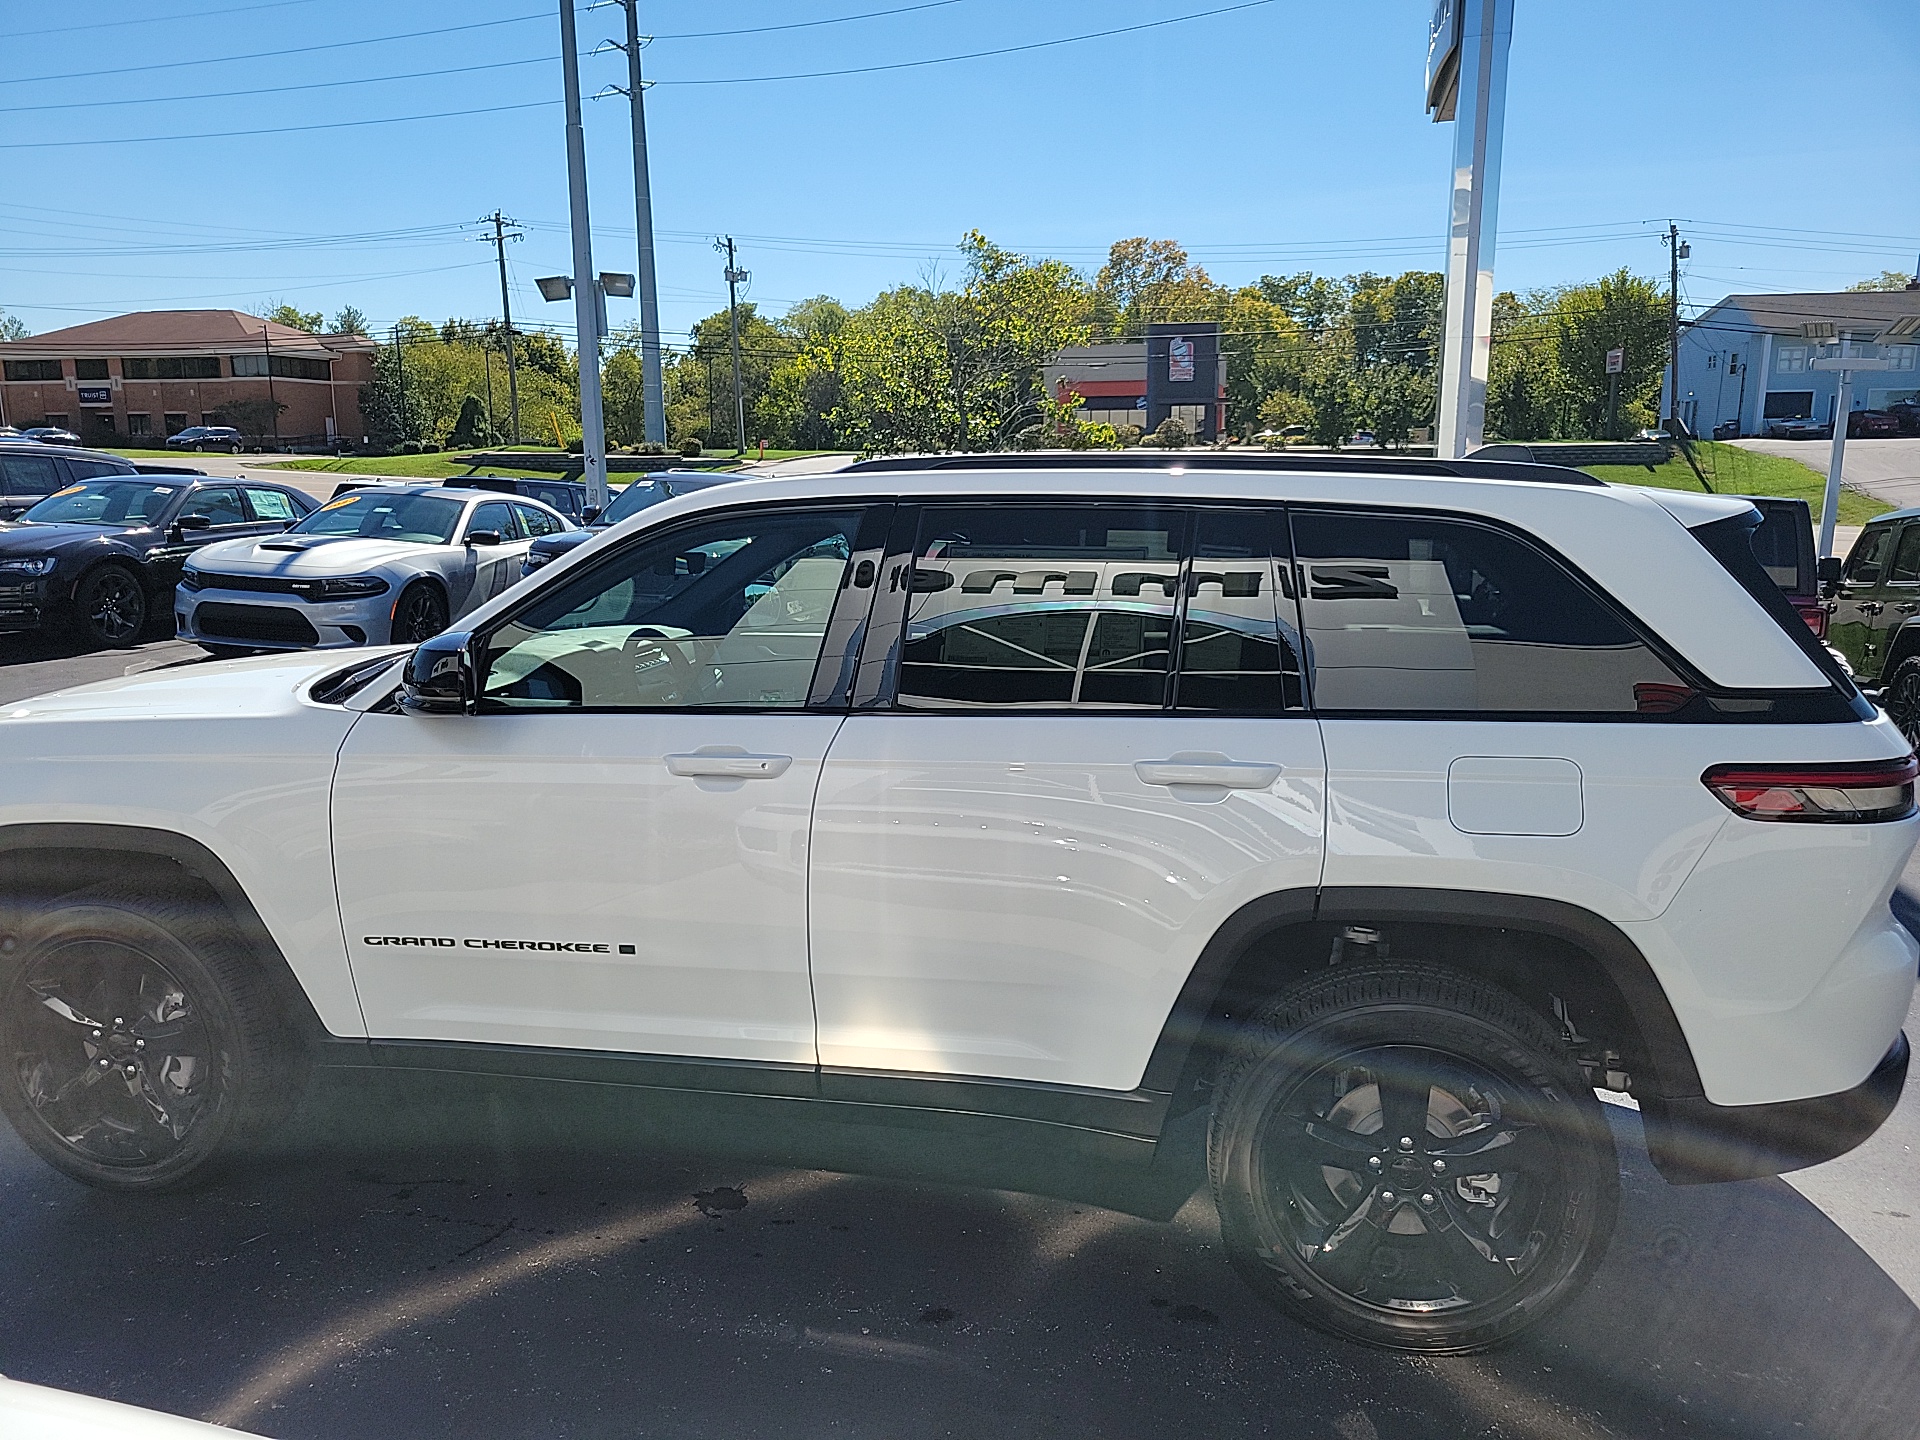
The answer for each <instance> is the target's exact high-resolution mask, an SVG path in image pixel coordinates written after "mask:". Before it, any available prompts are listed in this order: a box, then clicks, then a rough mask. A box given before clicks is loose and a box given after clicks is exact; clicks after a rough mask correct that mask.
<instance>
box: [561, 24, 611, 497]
mask: <svg viewBox="0 0 1920 1440" xmlns="http://www.w3.org/2000/svg"><path fill="white" fill-rule="evenodd" d="M560 69H561V72H562V77H563V79H564V81H565V84H566V101H567V200H568V207H567V209H568V220H569V223H570V225H571V227H572V230H573V275H574V280H575V284H574V286H573V325H574V332H575V335H576V337H577V340H576V343H577V344H578V346H579V358H580V450H581V464H582V467H583V470H582V474H581V477H580V478H581V479H582V480H584V481H586V485H587V503H588V504H589V505H597V506H599V507H600V509H602V510H604V509H606V508H607V431H606V420H605V417H604V416H603V414H602V412H601V406H600V305H601V300H600V289H599V286H597V285H596V284H595V283H594V270H593V234H592V232H591V230H590V229H589V228H588V220H587V140H586V132H585V131H584V130H583V129H582V128H581V126H580V44H579V40H578V38H577V37H576V36H575V34H574V28H573V0H560Z"/></svg>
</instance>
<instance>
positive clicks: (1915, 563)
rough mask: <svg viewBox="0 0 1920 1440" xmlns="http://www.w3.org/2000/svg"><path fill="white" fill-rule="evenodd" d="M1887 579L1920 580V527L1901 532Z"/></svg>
mask: <svg viewBox="0 0 1920 1440" xmlns="http://www.w3.org/2000/svg"><path fill="white" fill-rule="evenodd" d="M1762 563H1765V562H1764V561H1763V562H1762ZM1887 579H1889V580H1891V581H1894V582H1896V583H1898V582H1902V581H1904V582H1906V583H1907V584H1912V583H1913V582H1914V581H1916V580H1920V525H1909V526H1907V528H1906V529H1904V530H1902V531H1901V532H1900V545H1899V548H1897V549H1896V550H1895V551H1894V552H1893V568H1892V569H1891V570H1890V571H1888V572H1887Z"/></svg>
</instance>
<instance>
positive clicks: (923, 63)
mask: <svg viewBox="0 0 1920 1440" xmlns="http://www.w3.org/2000/svg"><path fill="white" fill-rule="evenodd" d="M1273 3H1274V0H1242V3H1240V4H1238V5H1224V6H1222V7H1221V8H1219V9H1218V10H1201V11H1197V12H1196V13H1194V14H1192V15H1172V16H1169V17H1168V18H1166V19H1164V20H1147V21H1143V22H1142V23H1141V24H1138V25H1122V26H1120V27H1118V28H1116V29H1112V30H1092V31H1089V32H1087V33H1086V34H1084V35H1063V36H1061V37H1060V38H1059V39H1057V40H1035V41H1032V42H1031V43H1029V44H1026V45H1003V46H1001V47H999V48H998V49H994V50H973V51H969V52H968V53H967V54H964V55H936V56H934V57H932V58H930V59H926V60H896V61H894V62H893V63H891V64H887V65H856V66H852V67H850V68H848V69H844V70H808V71H802V72H799V73H796V74H791V75H727V76H713V77H710V78H707V79H696V80H656V81H654V82H653V83H654V84H656V85H767V84H774V83H777V82H780V81H786V80H833V79H838V78H840V77H842V76H846V75H877V74H880V73H882V72H883V71H888V70H919V69H924V68H925V67H927V66H929V65H955V64H958V63H959V62H960V61H962V60H986V59H989V58H991V57H993V56H996V55H1020V54H1025V53H1026V52H1028V51H1030V50H1051V49H1054V48H1055V47H1057V46H1061V45H1078V44H1080V43H1081V42H1083V41H1087V40H1106V39H1110V38H1112V37H1113V36H1115V35H1133V34H1137V33H1138V32H1140V31H1142V30H1159V29H1162V28H1164V27H1166V26H1168V25H1184V24H1186V23H1188V22H1189V21H1192V20H1207V19H1211V18H1212V17H1213V16H1215V15H1232V14H1234V13H1236V12H1237V11H1241V10H1257V9H1260V8H1261V7H1263V6H1267V5H1271V4H1273Z"/></svg>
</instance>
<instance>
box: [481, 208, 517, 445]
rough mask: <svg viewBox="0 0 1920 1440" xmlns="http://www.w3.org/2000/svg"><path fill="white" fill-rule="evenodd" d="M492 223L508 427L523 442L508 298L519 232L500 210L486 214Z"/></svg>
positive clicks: (489, 377) (514, 442)
mask: <svg viewBox="0 0 1920 1440" xmlns="http://www.w3.org/2000/svg"><path fill="white" fill-rule="evenodd" d="M487 219H488V220H490V221H492V222H493V255H494V259H496V260H497V261H499V262H500V319H501V323H502V324H504V325H505V326H506V327H507V429H508V431H509V432H510V434H509V435H508V440H507V443H508V444H510V445H518V444H519V443H520V376H519V373H518V371H517V370H516V368H515V366H514V362H513V302H512V301H511V300H510V299H508V298H507V241H509V240H518V239H519V238H520V232H519V231H518V230H516V231H514V232H513V233H512V234H511V235H509V234H508V233H507V226H509V225H511V224H513V221H511V220H509V219H507V217H506V216H504V215H502V214H501V213H500V212H499V211H498V210H496V211H494V212H493V214H491V215H489V216H487ZM487 383H488V384H492V383H493V372H492V371H491V370H489V371H488V372H487ZM487 412H488V413H487V420H488V422H489V423H491V422H492V420H493V413H492V412H493V402H492V401H488V402H487Z"/></svg>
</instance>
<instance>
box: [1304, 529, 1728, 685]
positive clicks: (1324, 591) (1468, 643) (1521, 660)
mask: <svg viewBox="0 0 1920 1440" xmlns="http://www.w3.org/2000/svg"><path fill="white" fill-rule="evenodd" d="M1293 543H1294V552H1295V555H1296V556H1297V558H1298V561H1299V565H1300V571H1301V575H1302V579H1303V593H1302V595H1301V597H1300V609H1301V614H1302V617H1303V619H1304V622H1305V624H1304V629H1305V634H1306V646H1307V662H1308V674H1309V678H1310V683H1311V687H1312V695H1313V703H1314V706H1315V708H1316V709H1318V710H1321V711H1323V712H1334V713H1339V712H1343V711H1344V712H1357V713H1399V714H1420V715H1430V714H1472V713H1483V714H1484V713H1508V714H1515V713H1526V714H1536V715H1587V716H1603V715H1611V716H1621V715H1635V714H1639V715H1660V714H1668V713H1671V712H1673V711H1676V710H1679V709H1681V708H1683V707H1684V706H1686V705H1687V704H1688V703H1689V702H1690V701H1692V700H1693V698H1694V691H1693V689H1692V688H1691V687H1690V686H1689V685H1688V684H1687V683H1686V682H1685V681H1684V680H1682V679H1681V677H1680V676H1678V675H1676V674H1675V673H1674V672H1673V670H1672V669H1670V668H1669V667H1668V666H1667V665H1666V664H1665V663H1664V662H1663V661H1662V660H1661V659H1660V658H1659V657H1658V656H1657V655H1655V654H1654V653H1653V651H1652V650H1651V649H1649V648H1648V646H1647V645H1646V644H1645V643H1644V642H1643V641H1642V640H1640V638H1639V637H1638V636H1637V635H1635V634H1634V632H1633V631H1632V630H1631V629H1630V628H1628V626H1627V625H1626V623H1625V622H1624V621H1623V620H1622V619H1621V618H1620V617H1619V616H1617V615H1616V614H1615V613H1614V612H1613V611H1612V610H1611V609H1610V608H1609V607H1607V606H1606V605H1605V604H1603V603H1602V602H1601V601H1600V599H1599V598H1598V597H1597V596H1596V595H1594V594H1593V592H1591V591H1590V590H1588V589H1587V587H1586V586H1585V585H1584V584H1583V583H1581V582H1580V581H1579V580H1577V579H1576V578H1575V577H1574V576H1573V575H1571V574H1570V573H1568V572H1567V571H1566V570H1565V569H1563V568H1562V567H1561V566H1560V565H1559V564H1558V563H1557V562H1556V561H1554V560H1552V559H1550V558H1549V557H1548V556H1546V555H1545V554H1543V553H1541V552H1540V551H1538V550H1536V549H1534V548H1533V546H1531V545H1529V544H1527V543H1526V542H1525V541H1522V540H1520V539H1518V538H1517V537H1515V536H1512V535H1509V534H1506V533H1505V532H1503V531H1500V530H1496V529H1493V528H1492V527H1490V526H1485V525H1479V524H1475V523H1473V522H1470V521H1465V520H1449V519H1437V518H1431V519H1430V518H1427V517H1424V516H1389V515H1343V514H1326V513H1313V512H1296V513H1295V515H1294V517H1293Z"/></svg>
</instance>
